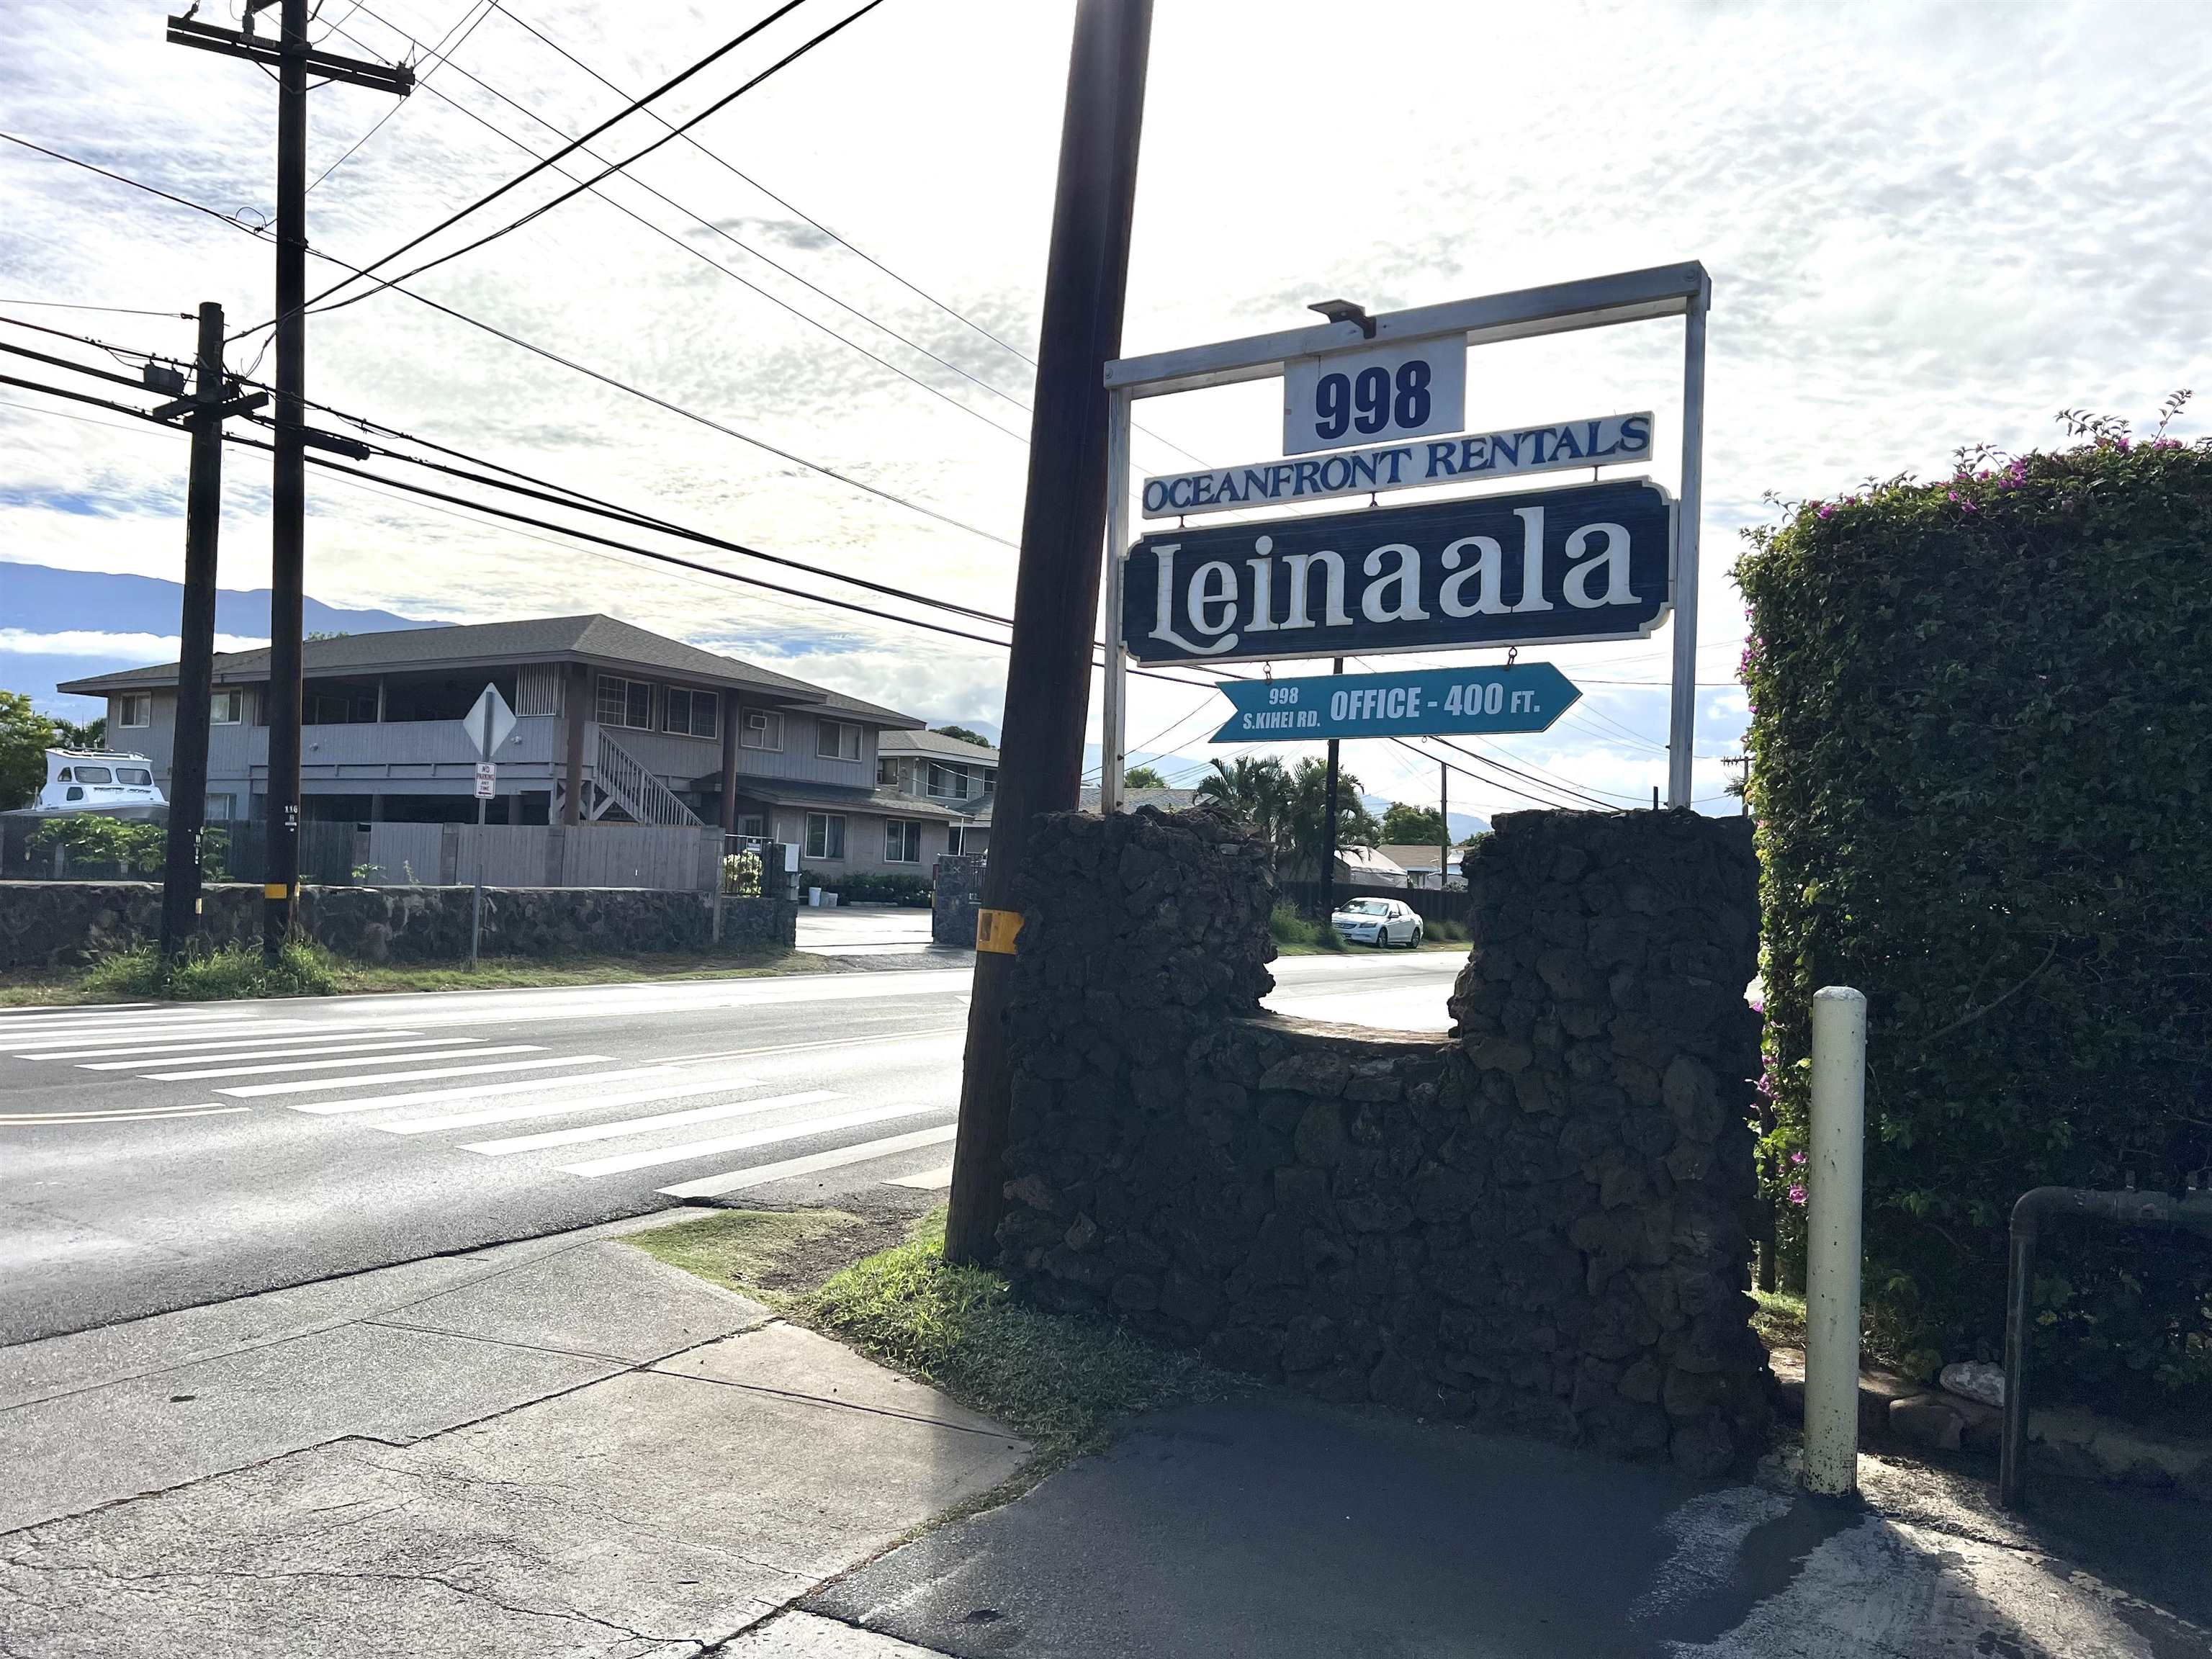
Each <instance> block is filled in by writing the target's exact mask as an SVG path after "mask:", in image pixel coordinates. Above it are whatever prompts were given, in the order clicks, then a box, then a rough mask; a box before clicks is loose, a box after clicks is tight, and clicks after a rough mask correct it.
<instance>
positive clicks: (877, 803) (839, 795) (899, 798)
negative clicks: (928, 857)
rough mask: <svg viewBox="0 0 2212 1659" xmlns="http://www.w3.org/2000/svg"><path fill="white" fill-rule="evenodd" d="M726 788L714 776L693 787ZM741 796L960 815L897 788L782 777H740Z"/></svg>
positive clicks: (949, 817)
mask: <svg viewBox="0 0 2212 1659" xmlns="http://www.w3.org/2000/svg"><path fill="white" fill-rule="evenodd" d="M693 787H695V788H702V789H705V790H707V792H708V793H714V792H715V791H718V790H720V788H721V787H722V780H721V777H720V775H719V774H710V775H708V776H706V777H702V778H699V779H696V780H695V781H694V783H693ZM738 799H741V800H757V801H764V802H766V803H767V804H768V805H770V806H799V807H807V808H811V809H812V810H814V811H829V812H880V813H881V814H883V816H884V817H890V818H927V819H928V820H929V821H930V822H932V823H954V822H956V821H957V820H958V818H959V817H960V815H959V814H958V813H957V812H952V811H947V810H946V809H945V808H944V807H942V806H940V805H938V804H937V803H936V802H934V801H926V800H918V799H915V797H914V796H912V795H902V794H901V793H899V792H898V791H897V790H896V789H863V788H861V787H858V786H857V785H855V786H853V787H842V786H840V785H837V784H834V783H792V782H786V781H784V780H782V779H781V778H757V777H751V776H748V775H746V774H744V773H742V772H741V773H739V774H738Z"/></svg>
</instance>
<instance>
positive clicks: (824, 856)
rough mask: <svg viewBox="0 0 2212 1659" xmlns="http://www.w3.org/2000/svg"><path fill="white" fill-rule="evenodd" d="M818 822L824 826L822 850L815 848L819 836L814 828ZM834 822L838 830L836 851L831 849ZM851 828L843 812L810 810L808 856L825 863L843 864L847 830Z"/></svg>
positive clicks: (807, 816)
mask: <svg viewBox="0 0 2212 1659" xmlns="http://www.w3.org/2000/svg"><path fill="white" fill-rule="evenodd" d="M817 824H819V825H820V826H821V828H822V834H821V836H820V845H821V848H822V850H821V851H819V852H817V851H816V850H815V846H816V839H817V838H816V836H815V833H814V830H815V826H816V825H817ZM832 824H835V825H836V829H837V833H836V843H837V850H836V852H834V853H833V852H831V851H830V850H829V842H830V839H831V837H830V834H829V829H830V826H831V825H832ZM849 828H850V826H849V825H848V824H847V823H846V822H845V815H844V814H843V813H842V812H809V813H808V814H807V815H806V856H807V857H808V858H811V859H817V860H821V861H822V862H823V863H824V864H842V863H843V862H844V861H845V837H846V832H847V830H848V829H849Z"/></svg>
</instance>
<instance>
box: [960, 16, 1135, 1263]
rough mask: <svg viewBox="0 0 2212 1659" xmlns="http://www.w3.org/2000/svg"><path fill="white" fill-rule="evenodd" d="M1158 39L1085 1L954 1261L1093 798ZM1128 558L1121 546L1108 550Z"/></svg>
mask: <svg viewBox="0 0 2212 1659" xmlns="http://www.w3.org/2000/svg"><path fill="white" fill-rule="evenodd" d="M1151 46H1152V0H1079V4H1078V6H1077V8H1076V13H1075V41H1074V46H1073V49H1072V51H1071V52H1070V53H1069V55H1068V67H1067V101H1066V113H1065V115H1064V116H1063V117H1062V120H1061V126H1060V179H1059V185H1058V190H1057V193H1056V195H1055V197H1054V204H1053V216H1052V246H1051V252H1050V253H1049V255H1048V259H1047V263H1046V267H1045V287H1044V322H1043V331H1042V338H1041V339H1040V341H1039V347H1038V351H1037V377H1036V404H1035V407H1034V410H1033V412H1032V414H1031V416H1030V472H1029V495H1028V499H1027V503H1026V505H1025V507H1024V512H1023V517H1022V554H1021V562H1020V566H1019V568H1018V573H1017V574H1016V577H1015V586H1014V634H1013V645H1012V653H1011V654H1010V658H1009V660H1008V662H1007V665H1006V724H1005V726H1004V730H1003V732H1002V741H1001V743H1000V766H999V794H998V799H997V802H996V804H995V805H994V807H993V809H992V817H991V854H990V859H989V861H988V862H987V864H986V865H985V866H984V872H983V892H982V906H981V914H980V915H979V916H978V917H977V920H976V929H975V932H976V951H975V992H974V995H973V996H972V998H971V999H970V1000H969V1009H968V1049H967V1056H966V1061H965V1066H964V1069H963V1074H962V1077H961V1085H960V1131H959V1138H958V1139H957V1141H956V1142H955V1144H954V1147H953V1157H952V1194H951V1215H950V1217H949V1218H948V1219H947V1220H946V1223H945V1259H946V1260H947V1261H956V1262H975V1261H989V1260H990V1259H991V1257H992V1256H993V1255H994V1253H995V1251H996V1249H997V1248H998V1241H997V1233H998V1226H999V1217H1000V1212H1002V1211H1003V1210H1004V1208H1005V1206H1006V1196H1005V1194H1004V1192H1003V1191H1002V1190H1001V1188H1002V1184H1003V1182H1004V1180H1005V1176H1004V1175H1003V1174H1002V1172H1001V1164H1002V1163H1003V1154H1004V1152H1005V1149H1006V1117H1007V1113H1008V1110H1009V1108H1010V1106H1011V1104H1012V1081H1013V1079H1012V1066H1011V1065H1010V1063H1009V1060H1008V1056H1007V1054H1006V1004H1007V1000H1008V998H1009V995H1010V994H1011V992H1012V985H1013V966H1014V960H1013V956H1012V951H1013V948H1014V937H1015V935H1016V934H1017V933H1018V932H1019V930H1020V927H1021V917H1020V916H1019V915H1018V914H1017V913H1016V912H1015V910H1014V909H1013V902H1014V890H1015V883H1016V881H1017V880H1018V878H1019V877H1020V875H1021V872H1022V865H1023V861H1024V854H1026V852H1027V850H1028V843H1029V831H1030V821H1031V820H1032V819H1033V818H1034V817H1036V815H1037V814H1038V813H1040V812H1051V811H1068V810H1070V809H1072V808H1073V807H1074V806H1075V805H1076V804H1077V802H1078V801H1079V799H1080V796H1079V782H1080V779H1081V775H1082V771H1083V735H1084V726H1085V720H1086V716H1087V714H1088V713H1089V708H1090V701H1091V638H1092V630H1093V629H1094V628H1095V627H1096V625H1097V613H1098V586H1099V578H1100V574H1101V572H1102V570H1103V564H1102V562H1101V559H1100V549H1101V545H1102V542H1103V538H1104V535H1105V530H1106V425H1107V421H1106V386H1105V374H1106V365H1107V363H1109V362H1111V361H1112V360H1113V359H1114V358H1115V357H1118V356H1121V301H1122V296H1123V294H1124V292H1125V290H1126V289H1127V285H1128V274H1129V221H1130V216H1131V213H1132V210H1133V207H1134V205H1135V199H1136V191H1137V145H1138V135H1139V131H1140V130H1141V128H1142V126H1143V124H1144V112H1145V67H1146V57H1147V54H1148V53H1149V52H1150V50H1151ZM1118 551H1119V550H1118V549H1114V548H1107V549H1105V553H1106V555H1107V556H1109V557H1110V556H1114V555H1115V553H1117V552H1118Z"/></svg>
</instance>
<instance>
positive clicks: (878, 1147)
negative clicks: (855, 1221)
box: [659, 1123, 960, 1198]
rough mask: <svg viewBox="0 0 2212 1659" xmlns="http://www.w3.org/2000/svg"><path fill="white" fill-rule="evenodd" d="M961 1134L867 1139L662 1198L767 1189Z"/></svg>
mask: <svg viewBox="0 0 2212 1659" xmlns="http://www.w3.org/2000/svg"><path fill="white" fill-rule="evenodd" d="M958 1133H960V1127H959V1125H957V1124H956V1123H948V1124H946V1125H945V1126H944V1127H942V1128H937V1129H917V1130H915V1132H914V1133H911V1134H903V1135H892V1136H890V1138H889V1139H884V1140H864V1141H862V1142H861V1143H860V1145H859V1146H841V1147H839V1148H838V1149H837V1150H836V1152H814V1153H811V1154H810V1155H809V1156H807V1157H805V1158H787V1159H785V1160H784V1161H783V1162H782V1163H781V1164H755V1165H754V1166H753V1167H752V1168H751V1169H750V1170H734V1171H732V1173H730V1174H728V1175H719V1176H702V1177H701V1178H700V1179H698V1180H696V1181H685V1182H678V1184H677V1185H675V1186H673V1187H663V1188H659V1192H660V1195H661V1196H662V1197H663V1198H714V1197H717V1196H719V1195H720V1194H723V1193H734V1192H737V1191H739V1190H740V1189H742V1188H746V1187H765V1186H766V1185H768V1183H769V1182H771V1181H788V1180H789V1179H791V1177H793V1176H805V1175H813V1174H814V1173H816V1172H817V1170H836V1169H842V1167H843V1166H845V1165H846V1164H866V1163H867V1162H868V1161H869V1160H870V1159H872V1158H889V1157H890V1156H891V1155H892V1154H894V1153H896V1152H914V1151H915V1150H916V1149H918V1148H920V1147H923V1146H943V1145H945V1142H946V1141H948V1140H951V1139H952V1138H953V1137H954V1136H955V1135H957V1134H958Z"/></svg>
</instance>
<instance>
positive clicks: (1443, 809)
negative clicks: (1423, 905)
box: [1437, 761, 1451, 915]
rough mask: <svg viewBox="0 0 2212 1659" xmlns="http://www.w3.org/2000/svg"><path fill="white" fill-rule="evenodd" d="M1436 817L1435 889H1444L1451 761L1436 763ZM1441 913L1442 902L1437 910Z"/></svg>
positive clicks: (1447, 865) (1448, 861)
mask: <svg viewBox="0 0 2212 1659" xmlns="http://www.w3.org/2000/svg"><path fill="white" fill-rule="evenodd" d="M1437 819H1438V821H1439V823H1441V825H1442V827H1441V828H1440V829H1437V891H1438V892H1439V893H1441V892H1443V890H1444V875H1445V872H1447V871H1448V870H1449V868H1450V866H1451V763H1450V762H1449V761H1438V762H1437ZM1437 915H1443V907H1442V904H1441V903H1439V905H1438V907H1437Z"/></svg>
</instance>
